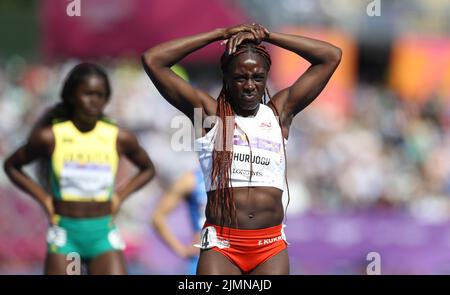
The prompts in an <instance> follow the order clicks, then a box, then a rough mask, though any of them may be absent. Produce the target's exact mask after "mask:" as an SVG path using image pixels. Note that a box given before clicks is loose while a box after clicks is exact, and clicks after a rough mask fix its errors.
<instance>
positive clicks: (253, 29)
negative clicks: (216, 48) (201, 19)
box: [223, 24, 258, 40]
mask: <svg viewBox="0 0 450 295" xmlns="http://www.w3.org/2000/svg"><path fill="white" fill-rule="evenodd" d="M257 30H258V27H257V26H256V25H255V24H240V25H237V26H232V27H229V28H226V29H225V33H224V35H223V39H224V40H227V39H229V38H231V37H232V36H234V35H236V34H238V33H241V32H248V33H252V34H253V35H254V36H257V35H258V32H257Z"/></svg>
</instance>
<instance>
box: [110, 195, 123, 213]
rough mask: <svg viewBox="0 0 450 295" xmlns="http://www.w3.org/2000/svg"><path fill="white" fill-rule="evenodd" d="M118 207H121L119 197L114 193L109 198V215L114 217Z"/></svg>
mask: <svg viewBox="0 0 450 295" xmlns="http://www.w3.org/2000/svg"><path fill="white" fill-rule="evenodd" d="M120 205H121V200H120V197H119V196H118V195H117V194H116V193H114V194H113V196H112V198H111V215H113V216H115V215H116V214H117V212H118V211H119V208H120Z"/></svg>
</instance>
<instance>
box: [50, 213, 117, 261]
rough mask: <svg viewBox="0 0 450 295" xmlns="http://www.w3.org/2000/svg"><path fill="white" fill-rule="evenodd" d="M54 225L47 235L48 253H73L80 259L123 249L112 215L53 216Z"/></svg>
mask: <svg viewBox="0 0 450 295" xmlns="http://www.w3.org/2000/svg"><path fill="white" fill-rule="evenodd" d="M54 220H55V221H56V224H55V225H53V226H51V227H49V229H48V232H47V246H48V253H59V254H65V255H67V254H69V253H70V252H76V253H78V254H79V255H80V257H81V258H82V259H90V258H93V257H96V256H98V255H101V254H103V253H106V252H108V251H116V250H123V249H125V243H124V242H123V240H122V238H121V237H120V235H119V232H118V230H117V228H116V226H115V225H114V224H113V223H112V216H111V215H106V216H101V217H94V218H70V217H65V216H60V215H56V216H55V218H54Z"/></svg>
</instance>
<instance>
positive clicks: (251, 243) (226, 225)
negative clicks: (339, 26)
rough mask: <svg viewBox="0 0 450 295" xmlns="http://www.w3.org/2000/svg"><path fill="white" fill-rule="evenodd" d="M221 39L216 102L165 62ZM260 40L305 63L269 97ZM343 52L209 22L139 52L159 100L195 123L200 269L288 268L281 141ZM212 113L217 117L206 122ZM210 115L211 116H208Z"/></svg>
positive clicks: (259, 29) (245, 271) (263, 30)
mask: <svg viewBox="0 0 450 295" xmlns="http://www.w3.org/2000/svg"><path fill="white" fill-rule="evenodd" d="M219 40H224V41H223V43H226V51H225V52H224V54H223V55H222V58H221V68H222V73H223V81H222V82H223V86H222V91H221V92H220V95H219V97H218V99H217V100H215V99H213V98H212V97H211V96H209V95H208V94H207V93H206V92H204V91H202V90H199V89H195V88H193V87H192V86H190V85H189V84H188V83H186V82H185V81H184V80H183V79H181V78H179V77H178V76H177V75H176V74H175V73H174V72H173V71H171V70H170V67H171V66H172V65H174V64H175V63H177V62H178V61H180V60H181V59H182V58H184V57H185V56H187V55H188V54H190V53H192V52H194V51H196V50H198V49H200V48H202V47H204V46H206V45H208V44H210V43H213V42H215V41H219ZM262 41H265V42H268V43H271V44H273V45H276V46H279V47H282V48H284V49H287V50H290V51H292V52H294V53H296V54H298V55H299V56H300V57H302V58H305V59H306V60H307V61H309V62H310V63H311V66H310V67H309V68H308V70H307V71H306V72H305V73H304V74H303V75H301V76H300V77H299V78H298V79H297V80H296V81H295V83H294V84H293V85H292V86H290V87H289V88H286V89H283V90H281V91H280V92H278V93H277V94H275V95H274V96H273V97H270V96H269V94H268V93H267V95H268V96H269V98H270V100H269V102H268V103H265V102H264V97H265V96H266V95H265V94H266V81H267V77H268V72H269V69H270V65H271V59H270V55H269V53H268V52H267V50H266V49H265V47H263V46H262V45H261V42H262ZM340 59H341V50H340V49H339V48H337V47H335V46H333V45H331V44H329V43H326V42H322V41H318V40H314V39H310V38H306V37H301V36H295V35H287V34H282V33H275V32H269V31H268V30H267V29H266V28H264V27H263V26H261V25H257V24H251V25H250V24H244V25H238V26H233V27H230V28H220V29H215V30H212V31H210V32H206V33H201V34H198V35H194V36H189V37H185V38H181V39H176V40H172V41H169V42H165V43H162V44H159V45H157V46H155V47H153V48H151V49H149V50H148V51H146V52H145V53H144V55H143V63H144V68H145V70H146V72H147V74H148V75H149V77H150V79H151V80H152V81H153V82H154V84H155V85H156V87H157V88H158V90H159V91H160V92H161V94H162V95H163V96H164V97H165V99H166V100H167V101H168V102H169V103H171V104H172V105H174V106H175V107H176V108H178V109H179V110H180V111H182V112H183V113H184V114H186V115H187V116H188V117H189V118H190V119H191V121H192V122H194V109H196V108H198V109H200V110H201V111H202V120H203V125H202V126H203V129H202V130H201V134H199V133H198V132H197V130H196V136H197V139H196V144H198V145H199V147H200V151H199V159H200V163H201V166H202V170H203V174H204V177H205V185H206V191H207V193H208V203H207V206H206V223H205V225H204V227H203V231H202V240H201V249H202V251H201V254H200V259H199V263H198V267H197V274H259V275H262V274H289V258H288V253H287V246H286V245H287V243H286V240H285V236H284V233H283V225H282V221H283V217H284V210H283V205H282V193H283V189H284V180H285V177H286V173H285V165H286V163H285V161H286V155H285V141H286V140H287V138H288V134H289V127H290V125H291V122H292V119H293V118H294V116H295V115H296V114H297V113H299V112H300V111H301V110H303V109H304V108H305V107H306V106H308V105H309V104H310V103H311V102H312V101H313V100H314V99H315V98H316V97H317V96H318V95H319V93H320V92H321V91H322V89H323V88H324V87H325V85H326V84H327V82H328V80H329V79H330V77H331V76H332V75H333V73H334V71H335V70H336V68H337V66H338V65H339V62H340ZM208 116H216V120H215V121H213V123H215V124H214V126H212V128H211V126H207V127H205V125H208V121H207V120H206V119H207V118H208ZM208 119H210V118H208Z"/></svg>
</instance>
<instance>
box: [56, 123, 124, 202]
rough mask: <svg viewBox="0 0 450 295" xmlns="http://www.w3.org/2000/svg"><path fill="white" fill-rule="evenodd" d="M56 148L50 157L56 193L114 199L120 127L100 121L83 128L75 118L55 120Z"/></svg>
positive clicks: (95, 199) (59, 196)
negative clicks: (56, 121) (82, 129)
mask: <svg viewBox="0 0 450 295" xmlns="http://www.w3.org/2000/svg"><path fill="white" fill-rule="evenodd" d="M52 129H53V134H54V136H55V148H54V151H53V154H52V157H51V173H50V183H51V188H52V194H53V197H54V198H55V199H57V200H63V201H75V202H107V201H110V200H111V197H112V194H113V190H114V180H115V176H116V172H117V166H118V162H119V155H118V153H117V148H116V142H117V134H118V132H119V128H118V127H117V126H116V125H114V124H112V123H109V122H106V121H98V122H97V124H96V126H95V128H94V129H92V130H91V131H89V132H80V131H79V130H78V129H77V128H76V127H75V125H74V124H73V123H72V121H70V120H68V121H63V122H58V123H54V124H53V126H52Z"/></svg>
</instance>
